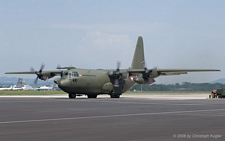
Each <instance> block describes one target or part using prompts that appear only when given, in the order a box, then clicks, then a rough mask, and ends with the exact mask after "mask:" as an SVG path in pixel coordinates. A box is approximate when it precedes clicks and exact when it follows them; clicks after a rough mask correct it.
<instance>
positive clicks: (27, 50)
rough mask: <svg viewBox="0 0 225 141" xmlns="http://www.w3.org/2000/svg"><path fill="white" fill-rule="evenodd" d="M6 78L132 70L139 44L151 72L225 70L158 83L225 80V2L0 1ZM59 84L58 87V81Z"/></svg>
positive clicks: (0, 55) (0, 49)
mask: <svg viewBox="0 0 225 141" xmlns="http://www.w3.org/2000/svg"><path fill="white" fill-rule="evenodd" d="M0 33H1V34H0V43H1V44H0V67H1V69H0V77H2V76H8V77H24V78H35V77H36V76H35V75H26V76H19V75H5V74H4V73H5V72H7V71H29V70H30V67H31V66H33V67H34V68H35V69H36V70H38V69H39V68H40V65H41V64H42V63H45V68H44V70H54V69H55V68H56V66H57V65H58V64H60V65H61V66H71V65H72V66H75V67H78V68H92V69H97V68H106V69H113V68H116V62H117V61H121V62H122V64H121V69H122V68H128V67H130V65H131V61H132V57H133V53H134V49H135V45H136V41H137V38H138V36H142V37H143V39H144V47H145V59H146V65H147V67H148V68H153V67H155V66H158V67H159V69H160V68H162V69H166V68H168V69H172V68H175V69H179V68H182V69H192V68H194V69H201V68H203V69H211V68H212V69H220V70H221V72H207V73H189V74H187V75H180V76H162V77H159V78H157V79H156V81H157V82H158V83H176V82H179V83H180V82H210V81H213V80H216V79H218V78H224V77H225V72H224V71H225V65H224V62H225V55H224V54H225V47H224V46H225V1H224V0H188V1H187V0H184V1H182V0H171V1H169V0H113V1H109V0H0ZM52 80H53V79H52Z"/></svg>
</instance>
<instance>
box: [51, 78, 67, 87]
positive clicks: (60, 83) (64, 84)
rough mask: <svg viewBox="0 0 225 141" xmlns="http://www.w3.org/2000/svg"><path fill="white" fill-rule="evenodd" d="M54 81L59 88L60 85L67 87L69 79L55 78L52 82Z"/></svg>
mask: <svg viewBox="0 0 225 141" xmlns="http://www.w3.org/2000/svg"><path fill="white" fill-rule="evenodd" d="M55 81H56V83H57V84H58V86H59V87H60V88H62V87H68V86H69V81H68V80H63V79H57V80H56V79H55V80H54V82H55Z"/></svg>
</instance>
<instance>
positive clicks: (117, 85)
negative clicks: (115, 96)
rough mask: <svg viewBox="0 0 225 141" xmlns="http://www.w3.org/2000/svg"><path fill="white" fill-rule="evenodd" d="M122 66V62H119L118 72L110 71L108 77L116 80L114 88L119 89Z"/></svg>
mask: <svg viewBox="0 0 225 141" xmlns="http://www.w3.org/2000/svg"><path fill="white" fill-rule="evenodd" d="M120 65H121V62H120V61H118V62H117V67H116V71H108V72H107V73H108V75H109V76H111V77H114V78H115V80H114V82H113V83H114V84H113V85H114V87H119V86H120V84H119V79H120V77H121V74H120Z"/></svg>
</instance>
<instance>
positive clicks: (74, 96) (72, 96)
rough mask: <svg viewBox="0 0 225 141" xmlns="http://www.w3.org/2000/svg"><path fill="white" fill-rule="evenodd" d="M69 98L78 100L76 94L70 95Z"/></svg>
mask: <svg viewBox="0 0 225 141" xmlns="http://www.w3.org/2000/svg"><path fill="white" fill-rule="evenodd" d="M68 96H69V98H76V94H71V93H69V94H68Z"/></svg>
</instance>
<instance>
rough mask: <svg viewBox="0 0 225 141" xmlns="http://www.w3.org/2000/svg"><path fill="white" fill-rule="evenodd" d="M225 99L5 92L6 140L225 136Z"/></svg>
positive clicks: (1, 117)
mask: <svg viewBox="0 0 225 141" xmlns="http://www.w3.org/2000/svg"><path fill="white" fill-rule="evenodd" d="M224 117H225V100H223V99H185V100H182V99H180V100H175V99H174V100H173V99H169V100H167V99H149V98H148V99H147V98H144V97H142V98H136V96H125V97H123V96H122V97H121V98H119V99H110V98H108V97H100V98H97V99H87V98H84V97H81V98H77V99H68V98H66V97H57V96H56V97H54V96H53V97H44V98H43V97H31V98H29V97H0V141H31V140H32V141H51V140H54V141H89V140H90V141H149V140H167V141H170V140H175V141H176V140H177V141H178V140H204V141H207V140H210V141H211V140H217V141H218V140H225V132H224V129H225V120H224Z"/></svg>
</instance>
